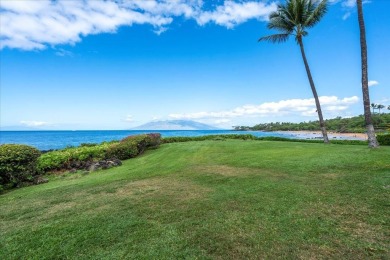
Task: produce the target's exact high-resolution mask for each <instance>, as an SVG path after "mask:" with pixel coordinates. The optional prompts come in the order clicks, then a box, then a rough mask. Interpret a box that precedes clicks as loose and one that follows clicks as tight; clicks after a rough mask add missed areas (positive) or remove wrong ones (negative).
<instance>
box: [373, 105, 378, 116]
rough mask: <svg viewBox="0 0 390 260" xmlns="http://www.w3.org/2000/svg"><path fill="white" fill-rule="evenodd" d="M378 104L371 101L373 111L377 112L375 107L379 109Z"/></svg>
mask: <svg viewBox="0 0 390 260" xmlns="http://www.w3.org/2000/svg"><path fill="white" fill-rule="evenodd" d="M377 106H378V105H377V104H374V103H371V107H372V113H373V114H375V109H377Z"/></svg>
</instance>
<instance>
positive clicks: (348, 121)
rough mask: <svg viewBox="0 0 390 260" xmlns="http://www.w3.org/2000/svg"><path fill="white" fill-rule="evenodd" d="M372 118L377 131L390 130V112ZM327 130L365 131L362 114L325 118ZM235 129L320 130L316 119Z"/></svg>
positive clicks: (236, 128) (341, 131)
mask: <svg viewBox="0 0 390 260" xmlns="http://www.w3.org/2000/svg"><path fill="white" fill-rule="evenodd" d="M372 120H373V123H374V126H375V129H376V130H377V132H379V131H386V130H390V114H389V113H386V114H385V113H382V114H374V115H373V116H372ZM325 123H326V127H327V129H328V130H329V131H333V132H339V133H364V132H366V123H365V119H364V115H360V116H355V117H351V118H341V117H336V118H333V119H327V120H325ZM233 128H234V130H237V131H320V130H321V129H320V125H319V122H318V121H308V122H301V123H290V122H272V123H261V124H257V125H255V126H252V127H250V126H234V127H233Z"/></svg>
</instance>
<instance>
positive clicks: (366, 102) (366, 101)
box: [356, 0, 379, 148]
mask: <svg viewBox="0 0 390 260" xmlns="http://www.w3.org/2000/svg"><path fill="white" fill-rule="evenodd" d="M356 3H357V9H358V21H359V29H360V48H361V57H362V91H363V107H364V118H365V121H366V128H367V137H368V147H371V148H375V147H378V146H379V143H378V141H377V140H376V136H375V129H374V125H373V123H372V117H371V111H370V94H369V91H368V68H367V43H366V27H365V25H364V17H363V4H362V0H357V1H356Z"/></svg>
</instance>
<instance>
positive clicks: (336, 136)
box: [275, 131, 367, 141]
mask: <svg viewBox="0 0 390 260" xmlns="http://www.w3.org/2000/svg"><path fill="white" fill-rule="evenodd" d="M275 132H276V133H281V134H290V135H292V136H294V137H295V138H299V139H320V138H322V132H321V131H275ZM328 138H329V140H332V139H333V140H361V141H366V140H367V134H366V133H337V132H328Z"/></svg>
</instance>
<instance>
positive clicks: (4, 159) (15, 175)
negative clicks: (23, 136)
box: [0, 144, 41, 191]
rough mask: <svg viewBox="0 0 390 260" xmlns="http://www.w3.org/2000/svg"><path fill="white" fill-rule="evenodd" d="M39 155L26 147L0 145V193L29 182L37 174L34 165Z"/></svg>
mask: <svg viewBox="0 0 390 260" xmlns="http://www.w3.org/2000/svg"><path fill="white" fill-rule="evenodd" d="M40 154H41V153H40V152H39V151H38V150H37V149H35V148H34V147H31V146H27V145H19V144H3V145H0V191H1V190H2V189H3V188H7V187H15V186H17V185H19V184H20V183H22V182H23V181H28V180H31V179H32V178H33V176H34V175H35V174H36V173H37V171H36V163H37V159H38V157H39V156H40Z"/></svg>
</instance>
